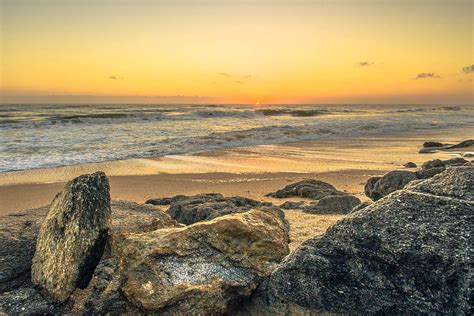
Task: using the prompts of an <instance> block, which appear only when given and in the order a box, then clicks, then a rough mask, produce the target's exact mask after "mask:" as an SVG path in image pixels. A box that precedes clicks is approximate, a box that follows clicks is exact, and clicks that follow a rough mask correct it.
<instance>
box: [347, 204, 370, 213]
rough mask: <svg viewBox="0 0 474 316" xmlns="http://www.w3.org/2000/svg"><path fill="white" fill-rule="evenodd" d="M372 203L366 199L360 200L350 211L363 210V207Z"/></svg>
mask: <svg viewBox="0 0 474 316" xmlns="http://www.w3.org/2000/svg"><path fill="white" fill-rule="evenodd" d="M371 204H372V203H371V202H368V201H365V202H361V203H360V204H359V205H356V206H355V207H354V208H353V209H352V211H351V213H355V212H358V211H360V210H363V209H364V208H366V207H367V206H369V205H371Z"/></svg>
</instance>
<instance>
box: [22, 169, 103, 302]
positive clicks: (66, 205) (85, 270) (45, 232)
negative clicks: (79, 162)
mask: <svg viewBox="0 0 474 316" xmlns="http://www.w3.org/2000/svg"><path fill="white" fill-rule="evenodd" d="M109 227H110V195H109V181H108V179H107V176H106V175H105V174H104V173H103V172H97V173H94V174H89V175H82V176H79V177H77V178H75V179H73V180H71V181H69V182H68V183H67V184H66V187H65V189H64V191H63V192H61V193H60V194H58V195H57V196H56V197H55V199H54V200H53V203H52V204H51V206H50V208H49V211H48V215H47V216H46V218H45V219H44V221H43V223H42V224H41V228H40V231H39V235H38V239H37V243H36V250H35V255H34V257H33V263H32V266H31V279H32V282H33V284H35V285H37V286H39V287H40V288H42V289H43V290H44V291H45V292H46V293H48V294H49V295H51V296H52V297H53V298H55V299H56V300H58V301H60V302H64V301H66V300H67V299H68V298H69V295H70V294H71V293H72V292H73V291H74V289H75V288H76V287H80V288H84V287H86V286H87V284H88V283H89V280H90V278H91V276H92V273H93V272H94V268H95V266H96V265H97V263H98V262H99V260H100V258H101V256H102V253H103V251H104V247H105V244H106V241H107V236H108V230H109Z"/></svg>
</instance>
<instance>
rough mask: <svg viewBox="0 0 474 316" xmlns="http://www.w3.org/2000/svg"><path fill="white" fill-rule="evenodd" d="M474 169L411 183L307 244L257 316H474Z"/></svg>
mask: <svg viewBox="0 0 474 316" xmlns="http://www.w3.org/2000/svg"><path fill="white" fill-rule="evenodd" d="M473 173H474V168H473V167H459V168H450V169H448V170H447V171H445V172H444V173H442V174H439V175H437V176H435V177H433V178H432V179H429V180H425V181H421V182H418V183H417V184H413V185H412V184H410V185H409V186H408V187H407V188H406V189H403V190H400V191H397V192H394V193H392V194H390V195H388V196H386V197H384V198H383V199H381V200H379V201H377V202H375V203H373V204H371V205H369V206H367V207H365V208H363V209H361V210H359V211H357V212H355V213H353V214H351V215H350V216H349V217H347V218H345V219H343V220H341V221H339V222H338V223H336V224H335V225H334V226H333V227H331V228H330V229H328V231H327V232H326V233H325V234H324V235H323V236H320V237H315V238H312V239H310V240H308V241H306V242H304V243H303V244H302V245H301V246H300V247H299V248H298V249H297V250H296V251H294V252H292V253H291V254H290V255H289V256H288V257H286V258H285V260H284V261H283V262H282V263H281V264H280V265H279V267H278V268H277V269H276V270H275V271H274V272H273V273H272V275H271V277H270V279H269V281H268V282H265V283H264V284H262V286H261V287H260V288H259V290H258V291H257V292H256V293H255V295H254V296H253V300H252V301H251V302H250V303H249V304H248V305H247V309H249V310H251V311H252V312H253V313H257V312H258V313H263V314H268V313H272V314H282V315H283V314H288V313H291V311H293V312H299V313H301V314H311V313H342V314H460V315H463V314H470V311H471V310H472V308H473V306H472V301H470V295H471V294H470V293H471V292H470V286H471V285H470V284H471V282H472V256H473V253H472V239H471V233H472V223H473V222H474V212H473V210H474V201H473V194H474V185H473V178H474V175H473Z"/></svg>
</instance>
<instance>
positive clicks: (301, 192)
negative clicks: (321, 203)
mask: <svg viewBox="0 0 474 316" xmlns="http://www.w3.org/2000/svg"><path fill="white" fill-rule="evenodd" d="M344 194H345V193H344V192H341V191H339V190H337V189H336V188H335V187H334V186H332V185H331V184H329V183H326V182H323V181H319V180H314V179H307V180H303V181H300V182H296V183H292V184H289V185H287V186H286V187H284V188H283V189H281V190H278V191H276V192H273V193H268V194H267V196H271V197H276V198H288V197H303V198H309V199H314V200H319V199H321V198H323V197H325V196H329V195H344Z"/></svg>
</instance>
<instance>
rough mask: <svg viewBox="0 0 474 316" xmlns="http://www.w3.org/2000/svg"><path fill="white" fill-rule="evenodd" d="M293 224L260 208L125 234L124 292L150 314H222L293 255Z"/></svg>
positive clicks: (122, 257)
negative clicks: (289, 225)
mask: <svg viewBox="0 0 474 316" xmlns="http://www.w3.org/2000/svg"><path fill="white" fill-rule="evenodd" d="M288 230H289V227H288V223H287V222H286V220H285V219H284V214H283V212H282V211H280V210H279V209H277V208H269V207H260V208H257V209H253V210H250V211H248V212H245V213H236V214H230V215H225V216H221V217H218V218H215V219H213V220H210V221H204V222H198V223H195V224H192V225H189V226H186V227H182V228H168V229H160V230H156V231H152V232H147V233H143V234H125V235H124V242H123V244H122V250H121V252H120V256H119V257H120V263H119V267H120V272H119V273H120V274H121V275H122V277H123V280H124V282H123V285H122V287H121V291H122V293H123V294H124V295H125V296H126V297H127V299H128V301H130V302H131V303H132V304H133V305H134V306H136V307H138V308H140V310H143V311H145V312H146V313H156V314H160V315H166V314H173V315H175V314H197V315H200V314H222V313H224V312H229V311H230V310H232V309H233V308H235V307H236V304H238V303H239V302H240V301H241V300H242V299H243V298H245V297H247V296H249V295H250V294H251V293H252V291H253V290H254V289H255V288H256V287H257V285H258V284H259V283H260V282H261V281H262V280H263V279H265V278H266V277H268V275H269V274H270V273H271V271H272V270H273V269H274V268H275V267H276V265H277V264H278V263H279V262H280V261H281V260H282V259H283V258H284V257H285V256H286V255H287V254H288V252H289V249H288V241H289V237H288Z"/></svg>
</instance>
